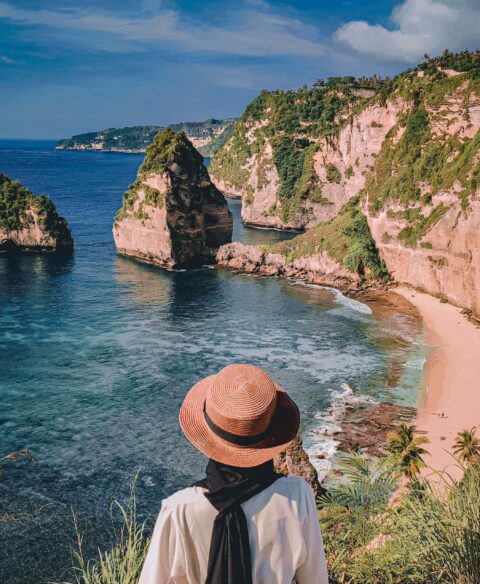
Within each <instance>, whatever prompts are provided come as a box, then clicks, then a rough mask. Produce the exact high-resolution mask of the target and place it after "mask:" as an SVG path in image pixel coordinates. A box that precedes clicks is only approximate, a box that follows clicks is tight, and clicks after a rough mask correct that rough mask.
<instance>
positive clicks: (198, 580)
mask: <svg viewBox="0 0 480 584" xmlns="http://www.w3.org/2000/svg"><path fill="white" fill-rule="evenodd" d="M242 508H243V511H244V513H245V516H246V518H247V525H248V535H249V540H250V552H251V559H252V570H253V584H292V582H296V583H297V584H328V575H327V563H326V559H325V551H324V549H323V541H322V536H321V533H320V526H319V523H318V517H317V510H316V507H315V500H314V497H313V492H312V490H311V488H310V486H309V485H308V484H307V483H306V482H305V481H304V480H303V479H301V478H298V477H282V478H280V479H278V480H277V481H275V482H274V483H273V484H272V485H270V486H269V487H267V488H266V489H264V490H263V491H262V492H261V493H258V494H257V495H254V496H253V497H252V498H251V499H249V500H248V501H246V502H245V503H242ZM216 515H217V510H216V509H215V508H214V507H213V506H212V505H211V504H210V503H209V501H208V500H207V498H206V497H205V495H204V494H203V490H202V489H201V488H199V487H189V488H188V489H183V490H182V491H178V492H177V493H175V494H174V495H172V496H171V497H169V498H168V499H165V500H164V501H163V503H162V508H161V510H160V513H159V515H158V519H157V523H156V525H155V529H154V532H153V536H152V541H151V544H150V548H149V550H148V554H147V558H146V560H145V565H144V567H143V570H142V574H141V576H140V582H139V584H204V582H205V578H206V575H207V565H208V552H209V548H210V539H211V535H212V528H213V522H214V520H215V516H216Z"/></svg>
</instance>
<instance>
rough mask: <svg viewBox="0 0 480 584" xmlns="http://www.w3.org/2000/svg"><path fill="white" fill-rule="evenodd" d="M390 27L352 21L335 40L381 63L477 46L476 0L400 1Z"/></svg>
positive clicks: (479, 15) (479, 12) (479, 16)
mask: <svg viewBox="0 0 480 584" xmlns="http://www.w3.org/2000/svg"><path fill="white" fill-rule="evenodd" d="M391 20H392V23H393V27H392V28H391V29H390V28H386V27H384V26H382V25H379V24H370V23H368V22H363V21H352V22H348V23H346V24H344V25H343V26H341V27H340V28H339V29H338V30H337V31H336V33H335V39H336V40H338V41H340V42H341V43H344V44H346V45H347V46H349V47H351V48H352V49H354V50H355V51H356V52H358V53H359V54H362V55H366V56H369V57H374V58H375V59H377V60H378V61H383V62H405V63H412V62H417V61H419V60H421V58H422V57H423V54H424V53H429V54H431V55H432V56H433V55H436V54H439V53H441V52H443V50H444V49H446V48H448V49H450V50H463V49H466V48H470V49H473V48H480V47H479V44H480V37H479V30H480V1H479V0H404V2H403V3H402V4H400V5H399V6H397V7H396V8H395V10H394V11H393V12H392V15H391Z"/></svg>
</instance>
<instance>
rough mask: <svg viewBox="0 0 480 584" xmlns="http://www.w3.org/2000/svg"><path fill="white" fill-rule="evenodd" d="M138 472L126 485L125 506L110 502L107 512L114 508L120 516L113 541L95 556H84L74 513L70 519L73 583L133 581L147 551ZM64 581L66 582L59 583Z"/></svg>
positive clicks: (130, 582) (120, 583)
mask: <svg viewBox="0 0 480 584" xmlns="http://www.w3.org/2000/svg"><path fill="white" fill-rule="evenodd" d="M137 478H138V473H137V476H136V477H135V479H134V480H133V482H132V484H131V486H130V501H129V503H128V505H127V506H126V507H125V506H123V505H121V504H120V503H119V502H118V501H116V502H114V503H113V504H112V508H111V514H112V520H113V519H114V514H115V513H114V512H115V511H116V512H117V513H118V514H119V515H120V518H121V520H122V525H121V527H120V529H119V530H116V531H115V543H114V545H113V546H112V547H111V548H110V549H109V550H107V551H100V550H99V551H98V557H97V559H87V558H85V556H84V552H83V537H82V535H81V534H80V532H79V529H78V523H77V519H76V516H75V514H74V516H73V521H74V526H75V532H76V536H77V541H76V547H75V549H74V550H73V554H72V555H73V562H74V563H73V566H72V568H71V572H72V575H73V578H74V582H75V584H137V583H138V579H139V578H140V573H141V570H142V567H143V564H144V562H145V557H146V555H147V551H148V545H149V538H148V537H147V528H146V522H143V523H141V522H139V521H138V517H137V503H136V496H135V485H136V480H137ZM63 584H66V583H63Z"/></svg>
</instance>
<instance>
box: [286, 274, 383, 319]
mask: <svg viewBox="0 0 480 584" xmlns="http://www.w3.org/2000/svg"><path fill="white" fill-rule="evenodd" d="M291 283H292V284H294V285H296V286H304V287H305V288H314V289H316V290H330V291H331V292H333V293H334V294H335V296H336V300H337V302H338V303H339V304H341V305H342V306H344V307H346V308H349V309H350V310H353V311H354V312H359V313H360V314H366V315H371V314H372V309H371V308H370V307H369V306H368V305H367V304H364V303H363V302H359V301H358V300H354V299H353V298H349V297H348V296H345V294H343V293H342V292H340V290H338V289H337V288H332V287H331V286H321V285H319V284H309V283H308V282H302V281H301V280H300V281H298V280H294V279H292V280H291Z"/></svg>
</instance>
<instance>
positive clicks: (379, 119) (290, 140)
mask: <svg viewBox="0 0 480 584" xmlns="http://www.w3.org/2000/svg"><path fill="white" fill-rule="evenodd" d="M384 85H385V83H384V82H383V81H381V80H380V79H378V78H376V77H374V78H371V79H354V78H351V77H346V78H342V79H340V78H331V79H329V80H328V81H326V82H323V81H318V82H317V83H315V84H314V85H313V87H312V88H310V89H308V88H306V87H303V88H301V89H299V90H297V91H286V92H285V91H275V92H266V91H264V92H262V93H261V94H260V95H259V96H258V97H257V98H256V99H255V100H254V101H253V102H252V103H251V104H250V105H249V106H248V107H247V108H246V110H245V113H244V114H243V116H242V117H241V118H240V120H239V121H238V122H237V123H236V125H235V128H234V130H233V133H232V136H231V137H230V138H229V139H228V140H227V142H226V143H225V144H224V145H223V147H222V148H221V149H220V150H219V151H218V152H217V154H216V155H215V156H214V158H213V159H212V163H211V166H210V173H211V175H212V177H213V180H214V181H215V184H217V186H218V188H219V189H220V190H222V191H224V192H225V193H226V194H227V195H230V196H239V197H241V198H242V218H243V220H244V221H245V223H247V224H252V225H259V226H265V227H276V228H280V229H302V228H305V227H311V226H312V225H316V224H317V223H318V222H319V221H325V220H328V219H331V218H332V217H334V216H335V215H336V214H337V212H338V211H339V209H340V208H341V207H342V205H343V204H344V203H345V202H346V201H347V200H348V199H349V197H351V196H353V195H354V194H356V193H357V192H358V190H359V187H361V186H362V185H363V181H364V176H363V173H364V172H365V170H366V168H367V167H368V165H369V164H371V163H372V161H373V156H374V155H375V154H376V152H378V150H379V149H380V146H381V144H382V141H383V139H384V137H385V135H386V133H387V132H388V130H389V128H390V127H391V126H392V125H393V124H394V123H395V120H396V116H397V113H398V109H399V108H401V104H392V105H391V106H390V107H388V108H382V107H381V106H380V105H379V104H378V103H377V102H373V100H374V99H375V96H376V95H377V94H378V92H379V91H382V90H383V88H384ZM372 102H373V103H372ZM370 103H372V106H371V107H370V108H369V109H368V110H367V111H366V112H365V113H363V110H364V109H366V108H367V106H368V104H370ZM359 112H360V115H355V114H356V113H359ZM353 120H355V121H354V122H353ZM359 151H361V155H358V152H359Z"/></svg>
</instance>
